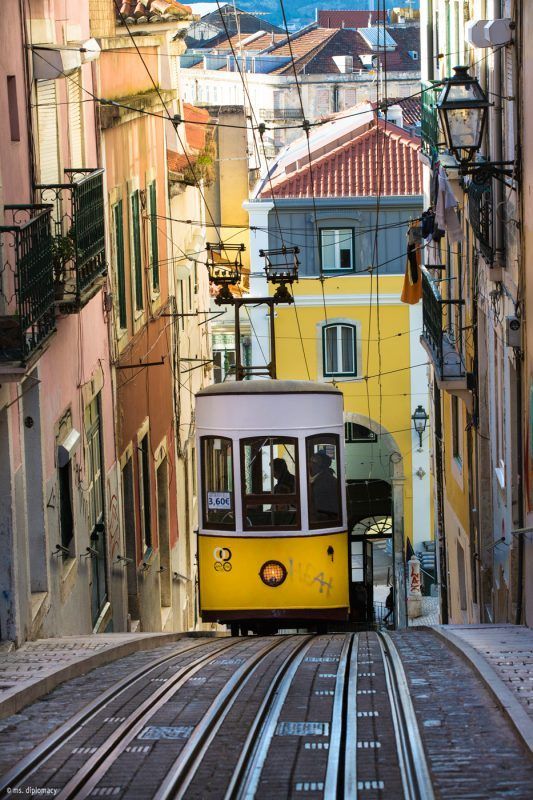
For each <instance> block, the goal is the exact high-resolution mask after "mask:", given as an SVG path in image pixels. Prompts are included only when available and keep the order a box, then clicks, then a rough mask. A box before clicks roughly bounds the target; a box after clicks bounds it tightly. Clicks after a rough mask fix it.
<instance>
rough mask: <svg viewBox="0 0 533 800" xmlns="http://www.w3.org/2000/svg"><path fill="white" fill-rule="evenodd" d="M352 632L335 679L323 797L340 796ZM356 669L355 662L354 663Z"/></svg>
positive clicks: (347, 637)
mask: <svg viewBox="0 0 533 800" xmlns="http://www.w3.org/2000/svg"><path fill="white" fill-rule="evenodd" d="M353 640H354V634H353V633H352V634H350V635H349V636H346V637H345V640H344V644H343V646H342V650H341V655H340V659H339V667H338V669H337V677H336V679H335V695H334V697H333V713H332V715H331V736H330V739H329V750H328V763H327V767H326V780H325V782H324V797H326V798H329V797H331V798H334V797H341V796H342V789H341V786H340V785H339V783H340V779H341V776H342V784H344V773H343V772H342V773H341V772H340V771H339V770H340V766H341V759H343V757H344V756H345V743H346V731H345V724H346V720H347V711H348V697H347V693H346V686H347V683H346V676H347V673H348V674H349V669H350V661H351V659H350V652H351V649H352V644H353ZM356 671H357V664H356Z"/></svg>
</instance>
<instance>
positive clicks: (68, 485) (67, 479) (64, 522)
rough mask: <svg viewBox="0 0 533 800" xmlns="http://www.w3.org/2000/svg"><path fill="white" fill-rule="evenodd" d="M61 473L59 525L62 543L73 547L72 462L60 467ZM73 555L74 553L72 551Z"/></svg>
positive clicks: (64, 545) (59, 472) (59, 471)
mask: <svg viewBox="0 0 533 800" xmlns="http://www.w3.org/2000/svg"><path fill="white" fill-rule="evenodd" d="M58 474H59V526H60V530H61V544H62V545H63V547H67V548H68V549H69V550H70V548H71V544H72V540H73V537H74V517H73V514H72V471H71V463H70V461H67V463H66V464H65V465H64V466H63V467H59V468H58ZM71 555H72V553H71Z"/></svg>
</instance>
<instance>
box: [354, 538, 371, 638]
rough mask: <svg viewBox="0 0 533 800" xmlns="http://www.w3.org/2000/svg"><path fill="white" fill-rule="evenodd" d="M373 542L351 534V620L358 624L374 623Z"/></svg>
mask: <svg viewBox="0 0 533 800" xmlns="http://www.w3.org/2000/svg"><path fill="white" fill-rule="evenodd" d="M372 561H373V559H372V542H371V541H370V540H369V539H368V538H367V537H366V536H360V535H359V536H355V535H353V534H351V535H350V560H349V563H350V620H351V622H353V623H355V624H356V625H358V626H361V627H364V626H367V625H371V624H372V573H373V567H372Z"/></svg>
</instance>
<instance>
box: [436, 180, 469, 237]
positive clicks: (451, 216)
mask: <svg viewBox="0 0 533 800" xmlns="http://www.w3.org/2000/svg"><path fill="white" fill-rule="evenodd" d="M438 181H439V183H438V185H439V191H438V194H437V205H436V208H435V222H436V225H437V228H440V229H442V230H445V231H446V234H447V236H448V241H449V242H450V244H453V243H454V242H461V241H462V240H463V231H462V228H461V223H460V222H459V217H458V216H457V210H456V209H457V205H458V203H457V200H456V199H455V195H454V193H453V191H452V187H451V186H450V181H449V180H448V176H447V175H446V171H445V169H444V167H442V166H439V172H438Z"/></svg>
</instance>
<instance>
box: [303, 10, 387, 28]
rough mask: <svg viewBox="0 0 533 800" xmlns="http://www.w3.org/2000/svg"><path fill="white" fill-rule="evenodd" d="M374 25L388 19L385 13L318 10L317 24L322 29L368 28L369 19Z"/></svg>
mask: <svg viewBox="0 0 533 800" xmlns="http://www.w3.org/2000/svg"><path fill="white" fill-rule="evenodd" d="M369 17H371V18H372V24H374V23H375V22H376V21H377V20H378V19H381V20H384V19H386V16H385V12H384V11H328V10H327V9H326V10H323V9H317V22H318V24H319V25H320V27H321V28H366V27H367V25H368V18H369Z"/></svg>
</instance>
